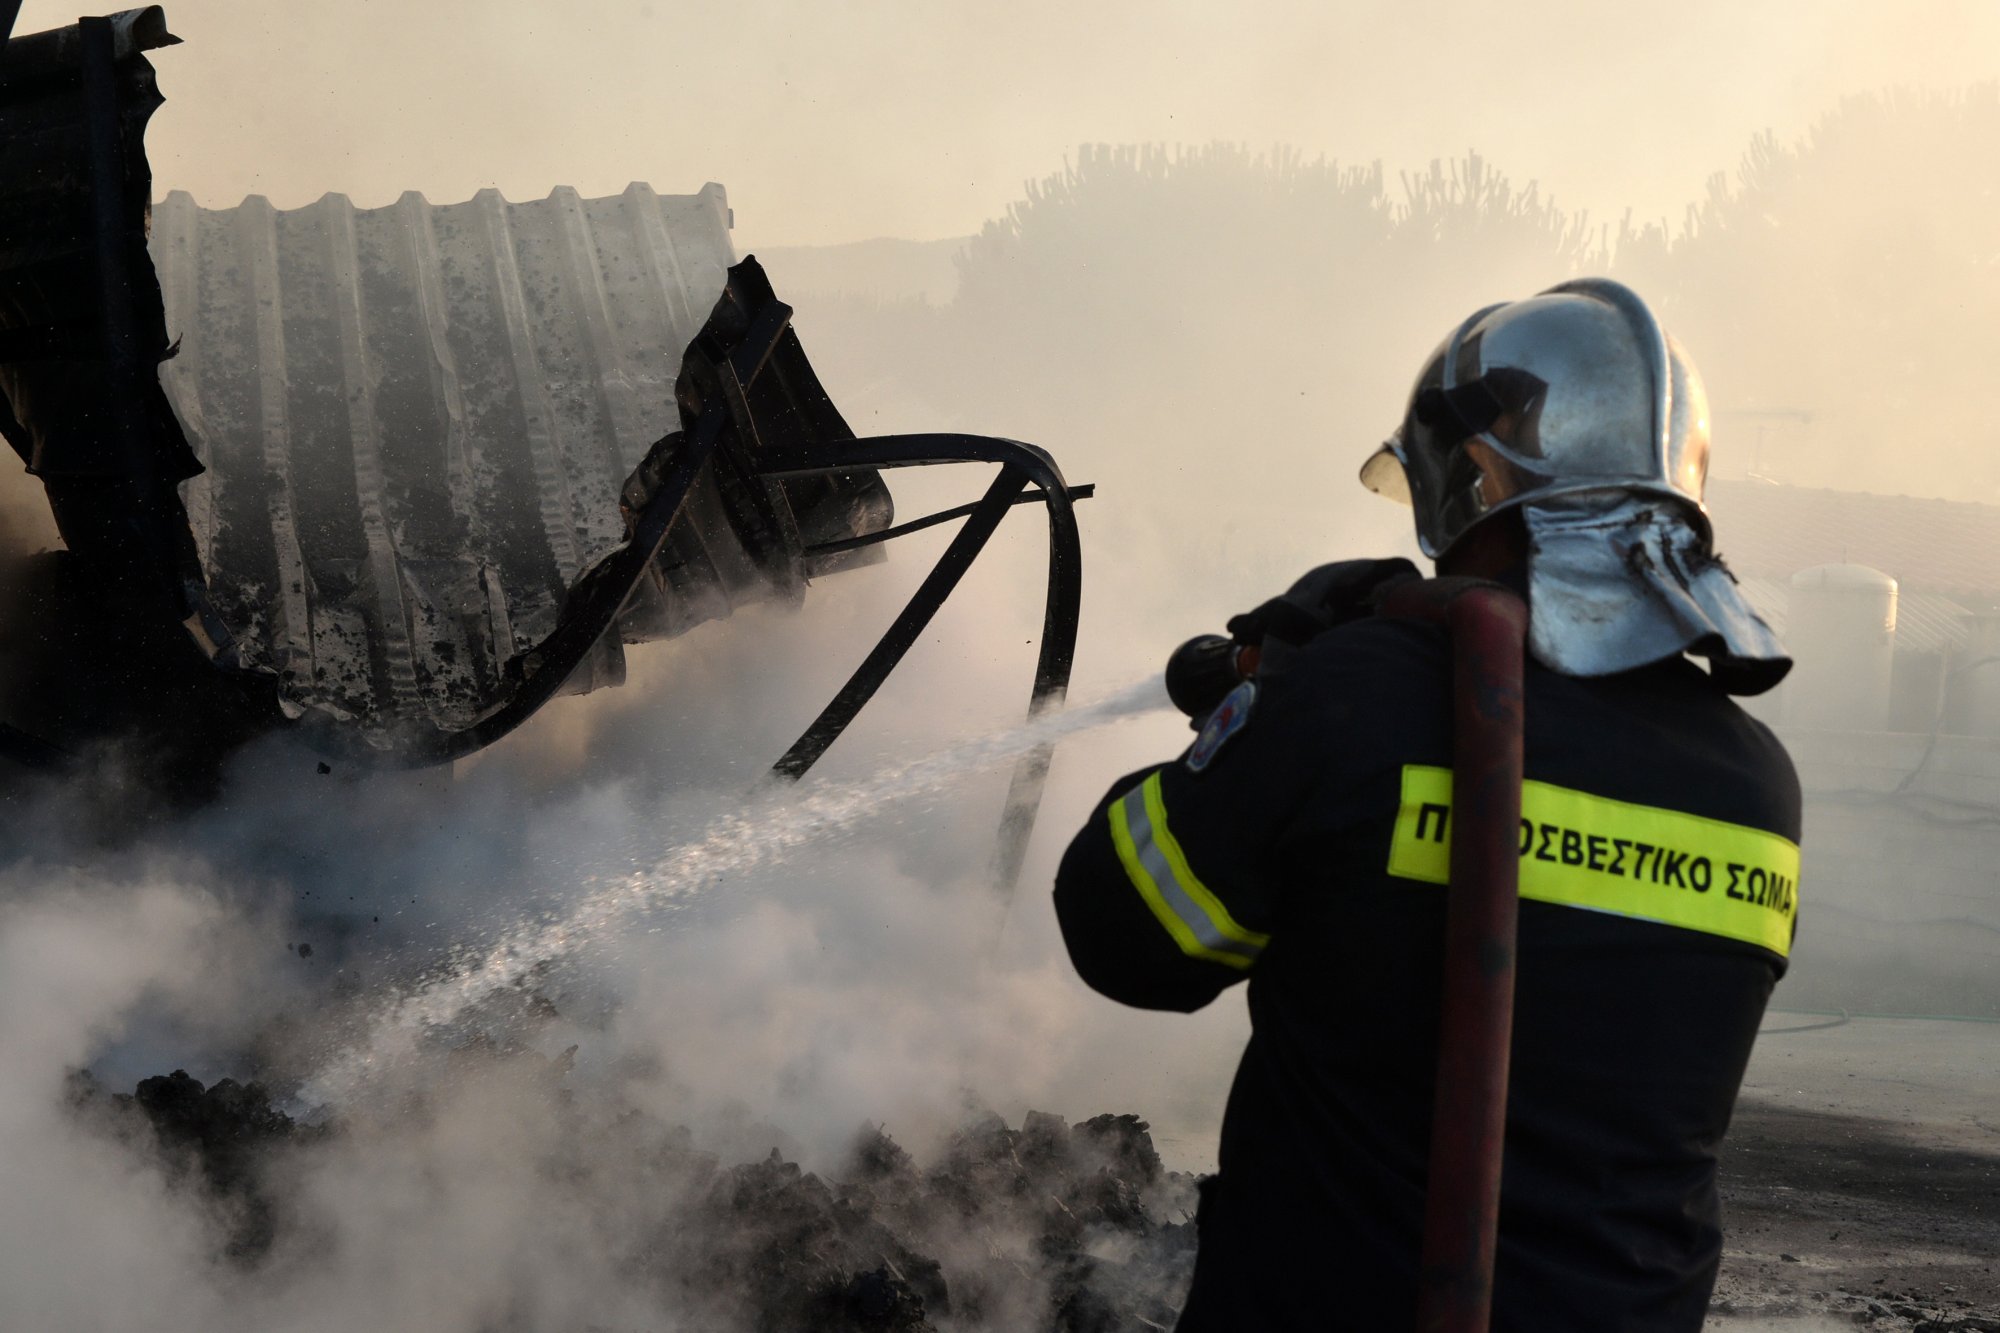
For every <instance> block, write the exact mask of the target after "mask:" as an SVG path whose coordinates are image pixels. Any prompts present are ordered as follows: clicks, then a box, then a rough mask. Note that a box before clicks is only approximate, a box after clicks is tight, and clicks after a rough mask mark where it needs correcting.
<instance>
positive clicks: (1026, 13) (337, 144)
mask: <svg viewBox="0 0 2000 1333" xmlns="http://www.w3.org/2000/svg"><path fill="white" fill-rule="evenodd" d="M166 8H167V14H168V18H169V20H170V22H171V24H172V26H173V28H174V30H175V31H176V32H178V33H179V34H180V35H181V36H183V37H184V38H186V39H187V42H188V45H186V46H184V47H181V48H179V49H178V50H172V51H166V52H161V53H160V54H159V55H158V56H157V58H156V64H157V65H158V66H159V68H160V71H161V84H162V86H163V88H164V90H165V91H166V93H167V96H168V98H169V99H170V100H169V104H168V106H167V107H166V108H165V109H164V110H163V112H162V113H161V114H160V116H159V117H158V118H157V119H156V120H155V121H154V128H153V132H152V135H151V138H150V142H151V146H152V156H153V163H154V171H155V177H156V180H157V182H158V184H159V186H160V188H161V189H162V190H165V189H171V188H184V189H188V190H192V191H193V192H194V193H195V195H196V197H197V198H198V199H200V200H201V202H202V203H204V204H208V205H210V206H217V207H220V206H228V205H230V204H234V203H235V202H236V201H237V200H238V199H240V198H241V197H242V196H243V195H245V194H248V193H263V194H266V195H268V196H270V197H271V199H272V200H273V202H275V203H277V204H278V205H279V206H280V207H291V206H296V205H299V204H303V203H307V202H310V201H311V200H313V199H315V198H317V197H319V196H320V195H321V194H323V193H325V192H327V191H345V192H346V193H348V194H350V195H352V196H353V197H354V198H355V200H356V202H357V203H361V204H364V205H373V204H381V203H386V202H388V201H390V200H391V199H393V198H394V197H395V196H396V195H397V194H399V193H401V192H402V191H403V190H406V189H417V190H421V191H423V192H424V193H425V194H427V195H428V196H429V197H430V198H431V199H432V200H433V201H435V202H448V201H453V200H458V199H462V198H465V197H466V196H468V195H470V194H471V193H472V191H474V190H476V189H478V188H480V187H482V186H487V185H497V186H499V187H500V189H501V190H503V191H504V192H505V193H506V194H507V195H508V196H509V197H511V198H531V197H539V196H541V195H543V194H546V193H547V192H548V190H549V188H550V187H551V186H553V185H557V184H570V185H574V186H576V187H577V188H578V189H580V190H581V191H583V192H584V193H585V194H586V195H589V194H603V193H610V192H615V191H617V190H619V189H622V188H623V187H624V185H625V184H626V183H627V182H628V181H630V180H634V179H645V180H649V181H651V182H652V184H653V185H654V186H655V187H657V188H658V189H660V190H661V191H662V192H667V193H680V192H688V191H692V190H694V189H696V188H698V187H699V186H700V185H701V184H702V182H704V181H707V180H719V181H721V182H723V183H724V184H725V185H727V186H728V187H729V192H730V197H731V202H732V204H733V205H734V206H735V208H736V212H737V223H738V232H739V243H741V244H764V245H770V244H781V243H782V244H814V243H825V242H837V241H848V240H857V239H861V238H864V237H871V236H883V235H896V236H908V237H916V238H930V237H941V236H951V235H961V234H964V233H967V232H970V231H973V230H976V229H977V228H978V226H979V224H980V223H981V222H983V221H984V220H986V219H987V218H990V217H993V216H996V215H997V214H999V213H1001V212H1003V211H1004V209H1005V207H1006V205H1007V204H1008V203H1009V202H1010V201H1011V200H1013V199H1014V198H1016V197H1017V196H1018V194H1019V192H1020V189H1021V184H1022V182H1023V181H1025V180H1027V179H1029V178H1031V177H1040V176H1042V175H1045V174H1047V173H1049V172H1051V171H1054V170H1056V169H1058V168H1059V167H1060V165H1061V163H1062V159H1063V156H1064V154H1065V153H1066V152H1069V151H1071V150H1072V149H1073V148H1074V146H1075V145H1077V144H1079V143H1084V142H1093V141H1104V142H1169V143H1172V142H1190V143H1194V142H1205V141H1207V140H1211V139H1229V140H1236V141H1241V142H1245V143H1248V144H1250V145H1252V146H1256V147H1263V146H1267V145H1273V144H1287V145H1292V146H1296V147H1298V148H1300V149H1303V150H1304V151H1305V152H1307V153H1308V154H1319V153H1325V154H1328V155H1330V156H1333V157H1337V158H1339V159H1341V160H1343V161H1354V162H1365V161H1372V160H1375V159H1380V160H1381V161H1383V163H1384V164H1385V165H1386V166H1387V167H1388V168H1389V170H1390V172H1391V173H1392V176H1393V173H1394V172H1396V171H1398V170H1401V169H1406V168H1411V167H1421V166H1422V165H1423V164H1425V163H1426V162H1428V161H1429V160H1430V159H1432V158H1434V157H1439V156H1451V155H1454V154H1459V153H1462V152H1464V151H1465V150H1467V149H1468V148H1472V149H1477V150H1479V151H1480V152H1482V153H1484V154H1486V155H1487V156H1488V157H1489V158H1490V159H1491V160H1493V161H1494V162H1495V163H1496V165H1498V166H1499V167H1500V168H1501V169H1502V170H1504V171H1506V172H1508V173H1509V174H1511V175H1512V176H1513V177H1514V178H1515V179H1516V180H1526V179H1530V178H1533V179H1537V180H1539V181H1540V182H1541V184H1542V187H1543V189H1544V191H1545V192H1547V193H1552V194H1553V195H1554V196H1555V197H1556V199H1557V200H1558V201H1559V202H1560V203H1562V204H1564V205H1565V206H1568V207H1571V208H1587V209H1588V210H1589V211H1590V212H1591V214H1592V216H1593V217H1595V218H1599V219H1602V220H1607V221H1611V222H1614V223H1615V221H1616V220H1617V217H1618V216H1619V214H1621V213H1622V212H1623V211H1624V209H1625V208H1626V207H1628V206H1629V207H1632V208H1634V209H1635V210H1637V211H1638V212H1639V213H1640V214H1641V215H1644V216H1655V217H1656V216H1661V215H1671V216H1672V218H1673V219H1674V220H1676V221H1678V219H1679V217H1680V213H1681V210H1682V208H1683V207H1684V206H1685V205H1686V204H1687V203H1688V202H1689V201H1691V200H1693V199H1694V198H1696V197H1697V196H1698V195H1699V193H1700V192H1701V189H1702V184H1703V181H1704V179H1705V178H1706V177H1707V175H1708V174H1709V173H1710V172H1712V171H1716V170H1718V169H1725V168H1733V167H1734V165H1735V163H1736V161H1737V158H1738V156H1739V155H1740V153H1741V152H1742V149H1743V146H1744V144H1745V142H1746V141H1747V140H1748V138H1749V136H1750V135H1751V134H1752V133H1754V132H1755V131H1758V130H1761V129H1765V128H1770V129H1774V130H1776V131H1778V133H1779V134H1781V135H1783V136H1786V137H1791V136H1795V135H1797V134H1799V133H1802V132H1803V131H1804V130H1805V129H1806V128H1807V127H1809V125H1810V124H1811V122H1812V120H1813V119H1814V118H1815V117H1816V116H1817V115H1818V114H1819V113H1820V112H1822V111H1823V110H1825V109H1826V108H1827V107H1829V106H1830V105H1832V104H1833V103H1834V102H1835V101H1836V100H1837V99H1838V98H1839V97H1841V96H1842V95H1844V94H1846V93H1851V92H1858V91H1865V90H1870V89H1875V88H1879V87H1882V86H1884V85H1888V84H1916V85H1957V84H1963V83H1966V82H1970V81H1974V80H1979V79H1990V78H1994V77H1996V76H2000V3H1995V2H1994V0H1900V2H1899V3H1894V4H1891V3H1886V2H1885V0H1878V2H1877V3H1866V2H1864V0H1767V2H1760V0H1682V2H1681V3H1678V4H1673V5H1665V4H1648V5H1610V4H1602V3H1586V2H1585V0H1571V2H1568V3H1564V2H1562V0H1524V2H1523V3H1516V4H1511V5H1508V4H1498V3H1478V4H1470V3H1457V2H1455V0H1454V2H1451V3H1446V2H1445V0H1347V2H1346V3H1318V4H1308V3H1283V2H1282V0H1232V2H1229V3H1224V2H1223V0H1088V2H1086V3H1081V4H1078V3H1056V2H1055V0H1007V3H1004V4H1002V3H982V4H967V3H917V2H916V0H876V2H874V3H865V2H863V0H815V2H814V3H803V2H801V0H791V2H790V3H785V2H783V0H729V2H728V3H707V4H690V3H669V2H668V0H587V2H577V3H558V2H557V0H478V2H477V3H473V2H472V0H402V2H401V3H390V2H389V0H310V3H308V2H307V0H175V2H173V3H169V4H168V5H167V7H166ZM77 12H78V5H77V3H76V0H26V4H25V6H24V9H23V13H22V16H21V20H20V23H19V25H18V27H17V29H16V31H19V32H28V31H33V30H36V29H39V28H45V27H52V26H55V25H58V24H62V23H67V22H70V21H72V20H73V18H74V16H75V15H76V13H77Z"/></svg>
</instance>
